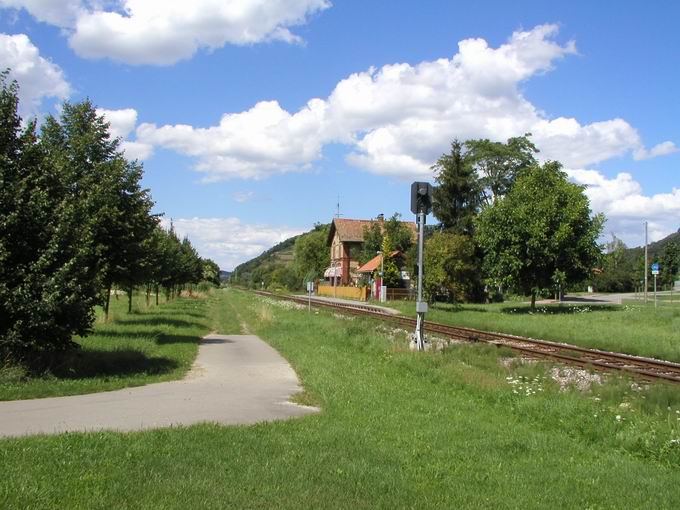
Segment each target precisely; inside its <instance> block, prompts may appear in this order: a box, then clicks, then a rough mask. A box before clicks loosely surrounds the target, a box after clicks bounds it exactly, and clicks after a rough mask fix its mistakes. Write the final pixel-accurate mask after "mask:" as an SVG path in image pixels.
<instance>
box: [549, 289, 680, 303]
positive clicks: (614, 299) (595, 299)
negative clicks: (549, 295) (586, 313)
mask: <svg viewBox="0 0 680 510" xmlns="http://www.w3.org/2000/svg"><path fill="white" fill-rule="evenodd" d="M674 292H675V295H678V293H677V291H674ZM657 294H658V295H659V296H664V295H666V296H668V295H670V292H668V291H659V292H657ZM678 298H679V300H680V295H678ZM642 299H643V298H642V294H640V293H638V294H635V293H634V292H625V293H617V294H582V295H579V296H569V295H567V296H564V300H563V301H562V303H563V304H576V305H577V304H585V305H587V304H593V305H597V304H601V305H608V304H616V305H620V304H621V303H622V302H623V301H624V300H626V301H629V300H631V301H635V300H637V301H640V302H642ZM648 299H649V301H651V302H654V293H653V292H649V293H648ZM537 303H539V304H552V303H557V301H555V300H553V299H544V300H542V301H537Z"/></svg>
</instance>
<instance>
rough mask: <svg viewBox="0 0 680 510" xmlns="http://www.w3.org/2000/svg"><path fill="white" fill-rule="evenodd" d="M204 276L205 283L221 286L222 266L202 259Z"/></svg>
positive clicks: (202, 276)
mask: <svg viewBox="0 0 680 510" xmlns="http://www.w3.org/2000/svg"><path fill="white" fill-rule="evenodd" d="M201 265H202V267H203V269H202V273H203V274H202V275H201V279H202V280H203V281H205V282H210V283H212V284H213V285H216V286H219V285H220V283H221V281H220V266H218V265H217V263H216V262H215V261H213V260H210V259H201Z"/></svg>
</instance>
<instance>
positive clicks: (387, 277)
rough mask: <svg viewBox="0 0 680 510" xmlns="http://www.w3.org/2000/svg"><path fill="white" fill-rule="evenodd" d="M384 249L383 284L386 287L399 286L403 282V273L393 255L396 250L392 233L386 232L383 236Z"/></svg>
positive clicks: (382, 248) (381, 248)
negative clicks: (391, 236)
mask: <svg viewBox="0 0 680 510" xmlns="http://www.w3.org/2000/svg"><path fill="white" fill-rule="evenodd" d="M380 251H382V257H383V261H382V264H381V268H382V271H383V285H384V286H386V287H397V286H398V285H399V283H400V282H401V273H400V272H399V268H398V267H397V263H396V262H395V260H394V257H392V253H393V252H394V251H395V250H394V245H393V244H392V239H391V238H390V235H389V234H388V233H387V232H385V235H384V236H383V241H382V246H381V247H380Z"/></svg>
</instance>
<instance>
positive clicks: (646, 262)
mask: <svg viewBox="0 0 680 510" xmlns="http://www.w3.org/2000/svg"><path fill="white" fill-rule="evenodd" d="M647 259H648V257H647V222H646V221H645V304H647V288H648V287H647V266H648V262H649V261H648V260H647Z"/></svg>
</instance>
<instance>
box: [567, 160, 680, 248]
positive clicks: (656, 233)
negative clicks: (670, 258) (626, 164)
mask: <svg viewBox="0 0 680 510" xmlns="http://www.w3.org/2000/svg"><path fill="white" fill-rule="evenodd" d="M566 172H567V174H568V175H569V177H570V178H571V179H572V180H573V181H575V182H577V183H579V184H584V185H586V186H587V188H586V195H587V196H588V198H589V199H590V205H591V208H592V209H593V212H597V213H600V212H601V213H604V214H605V216H606V217H607V224H606V225H605V231H606V232H613V233H615V234H616V235H617V237H619V238H621V239H623V241H624V242H626V243H627V244H628V245H629V246H640V245H641V244H643V242H644V230H643V221H645V220H647V221H648V222H649V236H650V241H656V240H659V239H661V238H663V237H665V236H667V235H669V234H671V233H673V232H676V231H677V230H678V229H679V228H680V188H673V190H672V191H671V192H670V193H657V194H655V195H651V196H648V195H645V194H644V192H643V189H642V186H641V185H640V183H639V182H637V181H636V180H635V179H634V178H633V176H632V175H631V174H629V173H626V172H622V173H619V174H618V175H617V176H616V177H614V178H613V179H609V178H607V177H606V176H604V175H603V174H601V173H600V172H598V171H595V170H583V169H579V170H566Z"/></svg>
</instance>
